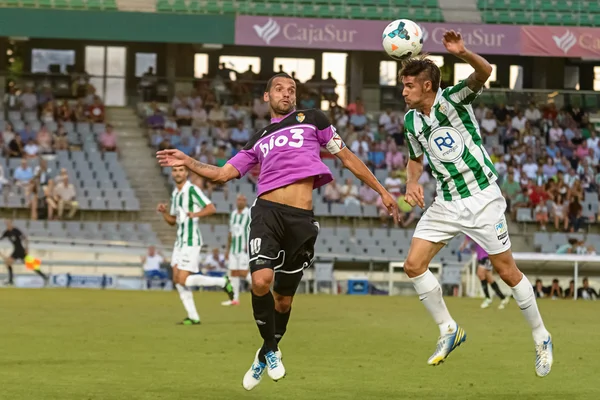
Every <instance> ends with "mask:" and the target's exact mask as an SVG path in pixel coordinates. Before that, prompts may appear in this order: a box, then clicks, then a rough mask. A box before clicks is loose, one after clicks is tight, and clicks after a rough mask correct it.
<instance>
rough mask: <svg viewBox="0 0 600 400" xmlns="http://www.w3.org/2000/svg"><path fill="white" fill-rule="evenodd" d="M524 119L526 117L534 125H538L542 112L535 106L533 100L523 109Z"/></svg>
mask: <svg viewBox="0 0 600 400" xmlns="http://www.w3.org/2000/svg"><path fill="white" fill-rule="evenodd" d="M525 119H527V121H529V123H530V124H531V125H534V126H536V125H538V123H539V122H540V120H541V119H542V113H541V112H540V110H539V109H538V108H537V107H536V106H535V103H534V102H531V103H529V107H527V110H525Z"/></svg>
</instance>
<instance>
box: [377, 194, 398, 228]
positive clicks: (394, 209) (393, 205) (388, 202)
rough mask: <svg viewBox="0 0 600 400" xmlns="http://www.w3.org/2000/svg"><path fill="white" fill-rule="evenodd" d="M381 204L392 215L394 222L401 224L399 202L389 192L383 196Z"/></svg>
mask: <svg viewBox="0 0 600 400" xmlns="http://www.w3.org/2000/svg"><path fill="white" fill-rule="evenodd" d="M381 202H382V203H383V205H384V206H386V208H387V209H388V211H389V213H390V215H391V216H392V217H393V218H394V222H400V213H399V212H398V201H396V199H395V198H394V196H392V195H391V194H390V193H389V192H388V191H385V192H384V193H383V194H382V195H381Z"/></svg>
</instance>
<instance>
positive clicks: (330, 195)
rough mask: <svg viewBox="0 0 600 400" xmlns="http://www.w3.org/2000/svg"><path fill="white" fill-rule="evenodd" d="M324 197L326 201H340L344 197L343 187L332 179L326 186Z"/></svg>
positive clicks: (329, 202)
mask: <svg viewBox="0 0 600 400" xmlns="http://www.w3.org/2000/svg"><path fill="white" fill-rule="evenodd" d="M323 199H324V200H325V202H326V203H328V204H331V203H340V202H341V199H342V193H341V188H340V187H338V185H337V182H336V181H335V180H332V181H331V182H329V183H328V184H327V186H325V194H324V195H323Z"/></svg>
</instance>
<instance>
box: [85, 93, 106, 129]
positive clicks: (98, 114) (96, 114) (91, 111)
mask: <svg viewBox="0 0 600 400" xmlns="http://www.w3.org/2000/svg"><path fill="white" fill-rule="evenodd" d="M88 116H89V118H90V122H92V123H102V122H104V118H105V115H104V104H102V99H101V98H100V97H98V96H94V101H93V103H92V104H91V105H90V106H89V107H88Z"/></svg>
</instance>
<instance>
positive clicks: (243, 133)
mask: <svg viewBox="0 0 600 400" xmlns="http://www.w3.org/2000/svg"><path fill="white" fill-rule="evenodd" d="M248 140H250V132H248V129H247V128H246V127H245V126H244V122H243V121H238V123H237V126H236V127H235V128H233V129H232V130H231V137H230V141H231V144H232V146H234V147H236V146H237V147H244V146H245V145H246V143H247V142H248Z"/></svg>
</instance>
